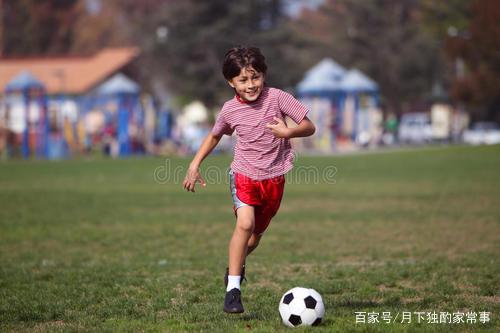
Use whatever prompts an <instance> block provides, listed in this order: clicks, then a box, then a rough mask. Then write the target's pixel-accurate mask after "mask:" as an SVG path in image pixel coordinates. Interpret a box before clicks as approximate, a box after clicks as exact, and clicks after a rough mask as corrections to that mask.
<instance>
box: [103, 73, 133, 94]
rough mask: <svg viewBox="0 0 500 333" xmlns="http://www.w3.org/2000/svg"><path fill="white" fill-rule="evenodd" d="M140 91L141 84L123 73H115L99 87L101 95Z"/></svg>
mask: <svg viewBox="0 0 500 333" xmlns="http://www.w3.org/2000/svg"><path fill="white" fill-rule="evenodd" d="M139 92H140V88H139V85H138V84H137V83H135V82H134V81H132V80H131V79H129V78H128V77H126V76H125V75H123V74H122V73H118V74H115V75H114V76H113V77H111V78H110V79H109V80H107V81H106V82H104V83H103V84H102V85H100V86H99V87H98V88H97V94H99V95H114V94H138V93H139Z"/></svg>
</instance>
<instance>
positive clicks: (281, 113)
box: [212, 87, 309, 180]
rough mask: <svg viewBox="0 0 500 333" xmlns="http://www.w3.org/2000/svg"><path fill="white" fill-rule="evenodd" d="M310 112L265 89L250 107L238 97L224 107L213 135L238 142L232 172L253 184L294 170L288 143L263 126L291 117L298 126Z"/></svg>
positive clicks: (286, 96) (289, 98)
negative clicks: (234, 136) (278, 119)
mask: <svg viewBox="0 0 500 333" xmlns="http://www.w3.org/2000/svg"><path fill="white" fill-rule="evenodd" d="M308 111H309V110H308V109H307V108H306V106H304V105H303V104H302V103H300V102H299V101H298V100H296V99H295V98H294V97H293V96H292V95H290V94H289V93H287V92H284V91H282V90H280V89H276V88H268V87H265V88H264V89H263V90H262V93H261V95H260V96H259V98H258V99H257V100H256V101H254V102H250V103H246V102H243V101H241V100H240V99H239V98H238V97H237V96H235V97H234V98H232V99H231V100H229V101H227V102H226V103H224V106H223V107H222V110H221V111H220V112H219V114H218V116H217V120H216V121H215V125H214V127H213V129H212V134H213V135H216V136H221V135H223V134H226V135H232V134H233V132H234V131H236V135H237V142H236V146H235V147H234V159H233V162H232V163H231V169H232V170H233V171H234V172H237V173H241V174H243V175H245V176H247V177H250V178H252V179H255V180H263V179H269V178H273V177H276V176H280V175H284V174H285V173H287V172H288V171H290V170H291V169H292V168H293V159H294V151H293V150H292V146H291V145H290V140H289V139H284V138H277V137H275V136H274V135H273V133H272V132H271V130H270V129H269V128H267V127H266V124H268V123H271V122H274V120H273V117H277V118H280V119H283V120H284V118H285V116H288V117H290V118H291V119H292V120H293V121H294V122H296V123H297V124H298V123H300V122H301V121H302V119H304V117H305V116H306V115H307V112H308Z"/></svg>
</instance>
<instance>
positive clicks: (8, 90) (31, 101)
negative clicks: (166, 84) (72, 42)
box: [0, 48, 172, 159]
mask: <svg viewBox="0 0 500 333" xmlns="http://www.w3.org/2000/svg"><path fill="white" fill-rule="evenodd" d="M137 54H138V51H137V49H135V48H122V49H105V50H103V51H101V52H99V53H98V54H96V55H94V56H92V57H86V58H83V57H80V58H54V59H50V58H47V59H46V58H42V59H28V60H26V59H20V60H16V59H7V60H2V61H0V73H1V74H2V75H1V77H0V84H1V85H2V87H3V89H2V90H3V91H2V92H0V139H2V138H6V139H5V140H0V141H3V142H4V143H5V144H3V145H0V153H1V152H2V151H3V156H4V157H5V156H7V157H23V158H46V159H59V158H68V157H71V156H75V155H82V154H92V153H94V152H96V151H102V152H103V153H104V154H105V155H108V156H112V157H126V156H130V155H136V154H144V153H146V152H152V153H154V152H155V151H156V149H155V146H158V145H159V144H161V143H162V142H163V141H165V140H168V139H169V138H170V137H171V135H172V133H171V127H172V115H171V113H170V112H168V111H167V110H162V109H161V108H160V107H158V103H157V102H156V101H155V99H154V98H153V97H152V96H151V95H149V94H147V93H144V92H143V91H142V90H141V88H140V86H139V85H138V84H137V83H136V82H135V81H134V80H132V79H131V78H130V77H129V76H127V75H125V73H134V72H135V70H134V68H133V66H132V65H130V64H131V63H132V62H133V59H135V57H136V56H137ZM9 76H10V77H11V79H10V80H9V81H6V78H7V77H9ZM0 143H1V142H0Z"/></svg>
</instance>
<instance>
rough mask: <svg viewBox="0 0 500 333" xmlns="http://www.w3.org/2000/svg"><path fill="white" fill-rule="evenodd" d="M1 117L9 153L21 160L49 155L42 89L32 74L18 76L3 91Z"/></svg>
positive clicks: (23, 73)
mask: <svg viewBox="0 0 500 333" xmlns="http://www.w3.org/2000/svg"><path fill="white" fill-rule="evenodd" d="M3 104H4V105H3V106H4V107H3V115H2V116H3V118H4V123H5V124H6V126H7V127H10V128H11V131H9V132H8V134H7V135H6V137H7V149H9V150H11V151H10V152H8V153H9V154H13V155H16V154H19V153H20V155H21V156H23V157H24V158H28V157H30V156H34V157H36V158H45V157H47V156H48V147H49V142H48V140H49V137H48V130H49V128H48V114H47V96H46V91H45V86H44V85H43V83H42V82H40V80H38V79H37V78H36V77H35V76H33V75H32V74H31V73H29V72H27V71H25V72H22V73H20V74H19V75H17V76H16V77H14V78H13V79H12V81H10V82H9V83H8V84H7V86H6V88H5V101H4V103H3Z"/></svg>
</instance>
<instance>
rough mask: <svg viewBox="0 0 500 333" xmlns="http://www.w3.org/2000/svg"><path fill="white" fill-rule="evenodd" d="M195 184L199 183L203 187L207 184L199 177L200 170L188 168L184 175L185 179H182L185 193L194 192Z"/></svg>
mask: <svg viewBox="0 0 500 333" xmlns="http://www.w3.org/2000/svg"><path fill="white" fill-rule="evenodd" d="M196 183H200V184H201V186H203V187H205V186H207V183H206V182H205V180H204V179H203V177H201V174H200V170H199V169H198V168H192V167H190V168H189V169H188V171H187V173H186V177H185V178H184V183H183V186H184V188H185V189H186V191H191V192H195V191H194V186H195V185H196Z"/></svg>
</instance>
